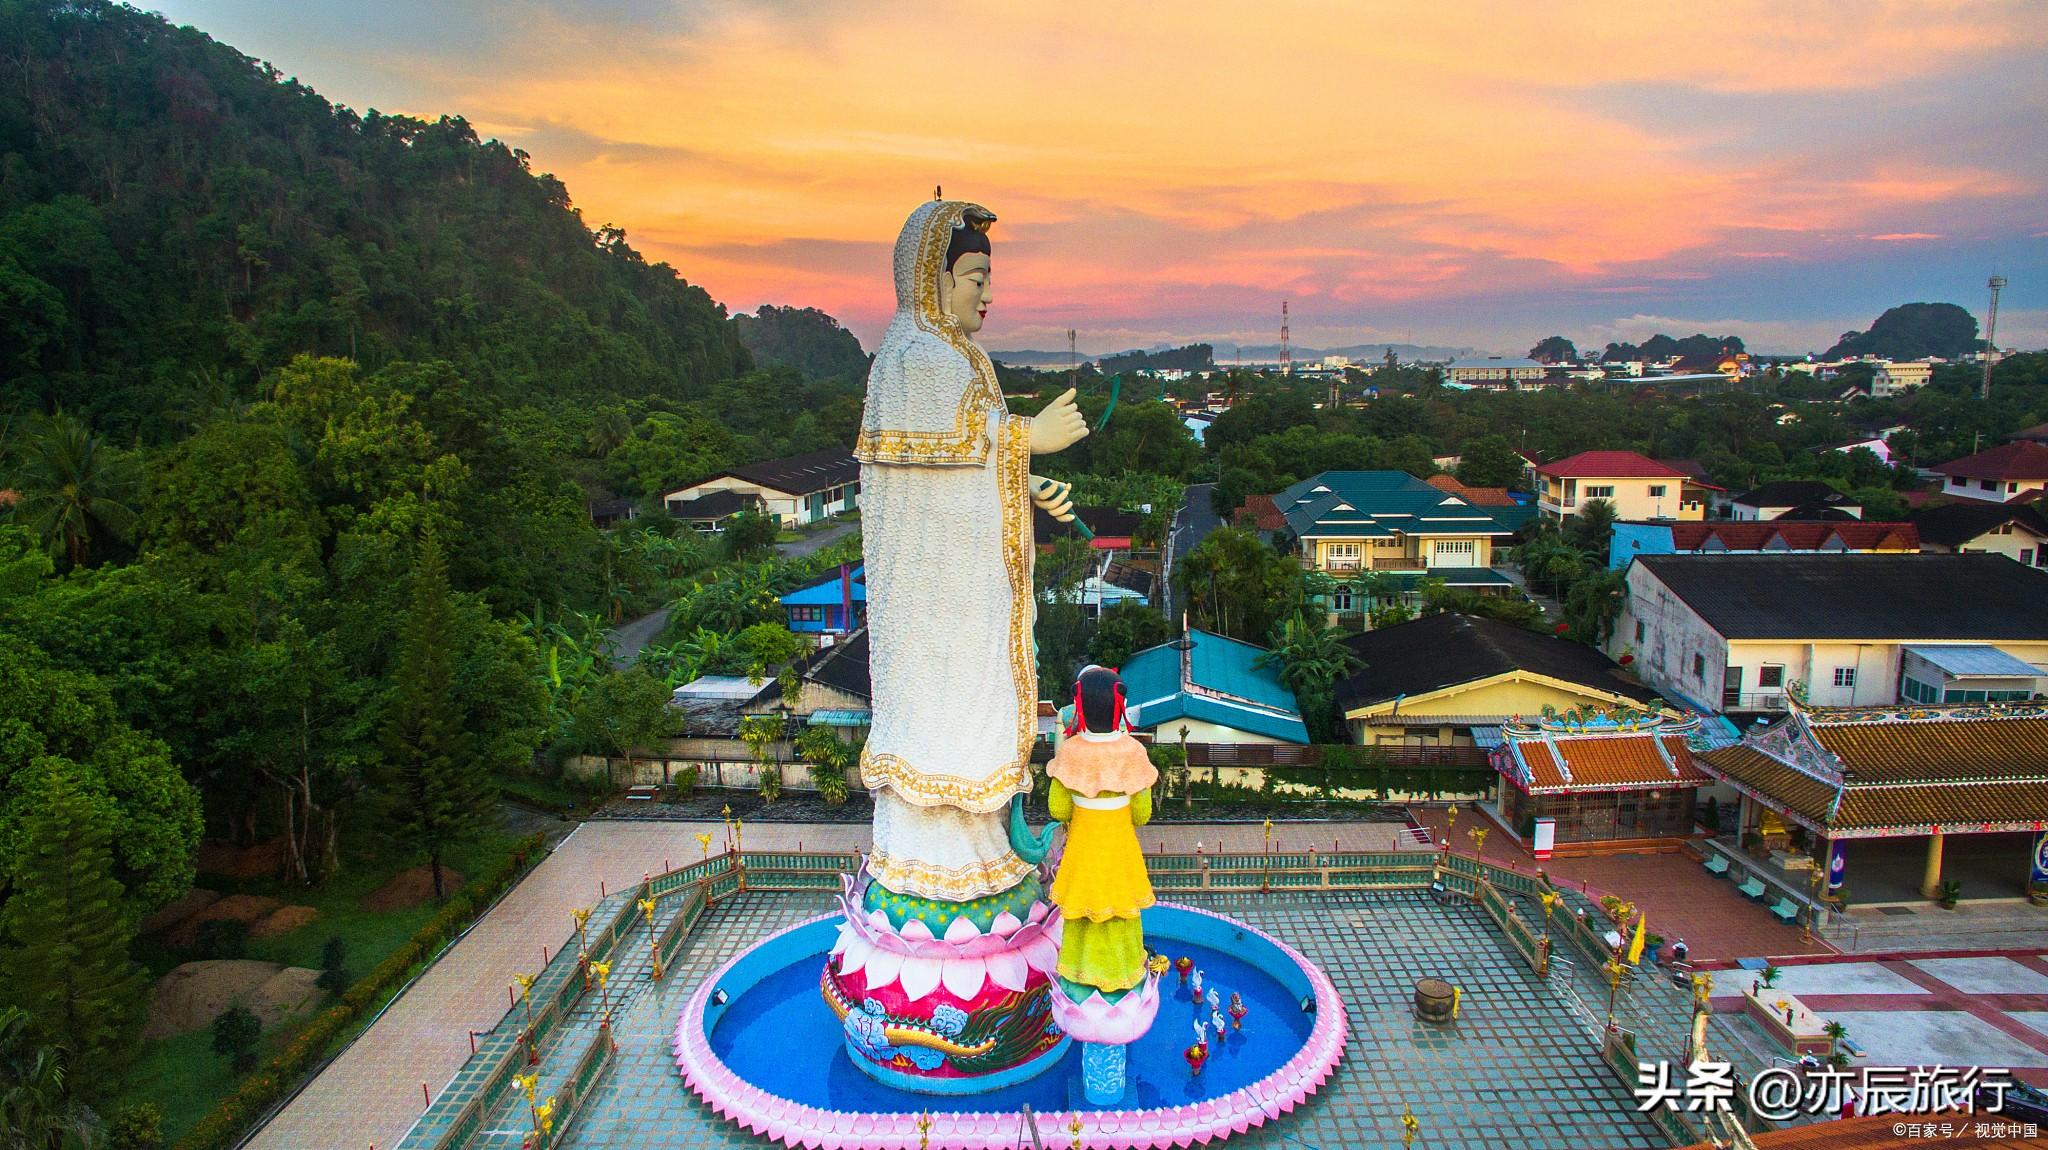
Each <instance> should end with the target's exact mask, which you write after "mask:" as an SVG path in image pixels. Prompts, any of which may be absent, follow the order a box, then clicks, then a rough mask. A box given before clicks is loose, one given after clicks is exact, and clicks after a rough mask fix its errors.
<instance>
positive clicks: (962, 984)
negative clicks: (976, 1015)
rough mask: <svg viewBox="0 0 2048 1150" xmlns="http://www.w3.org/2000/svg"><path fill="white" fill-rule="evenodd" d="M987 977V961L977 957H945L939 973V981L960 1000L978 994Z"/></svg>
mask: <svg viewBox="0 0 2048 1150" xmlns="http://www.w3.org/2000/svg"><path fill="white" fill-rule="evenodd" d="M963 921H964V920H963ZM987 979H988V963H986V962H984V961H982V960H981V959H978V958H950V959H947V960H946V962H945V963H944V970H943V971H942V972H941V973H940V975H939V981H941V982H943V983H945V985H946V990H947V991H948V992H949V993H951V994H952V995H953V997H955V998H958V999H960V1000H962V1001H965V1000H967V999H970V998H973V997H974V996H975V995H977V994H980V993H981V984H982V983H983V982H985V981H987Z"/></svg>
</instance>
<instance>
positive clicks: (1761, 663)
mask: <svg viewBox="0 0 2048 1150" xmlns="http://www.w3.org/2000/svg"><path fill="white" fill-rule="evenodd" d="M1627 580H1628V592H1627V596H1626V598H1625V599H1624V600H1623V605H1622V609H1621V611H1620V613H1619V615H1618V616H1617V617H1616V619H1615V624H1614V631H1613V635H1612V637H1611V638H1610V639H1609V640H1608V644H1607V650H1608V652H1609V653H1610V654H1612V655H1614V656H1616V657H1617V658H1619V657H1621V656H1623V655H1632V656H1633V657H1634V658H1633V660H1632V663H1631V669H1632V670H1634V671H1635V672H1636V673H1637V675H1638V676H1640V677H1641V678H1642V680H1643V681H1644V682H1645V683H1647V684H1649V685H1650V686H1652V687H1655V688H1656V689H1657V690H1658V691H1659V692H1660V693H1661V694H1663V695H1664V696H1665V697H1667V698H1671V699H1676V700H1680V701H1682V702H1686V703H1690V704H1692V705H1693V706H1695V707H1697V708H1699V709H1702V710H1708V709H1711V710H1718V711H1741V712H1775V711H1783V710H1784V709H1785V707H1786V703H1785V696H1786V694H1787V692H1788V691H1791V690H1793V689H1795V687H1796V688H1798V689H1802V690H1804V691H1805V693H1806V698H1807V701H1808V703H1809V704H1810V705H1812V706H1816V707H1860V706H1878V705H1886V704H1892V703H1897V702H1899V701H1900V700H1901V698H1904V697H1906V695H1905V692H1904V689H1903V687H1902V682H1903V680H1904V679H1905V677H1906V675H1907V663H1908V658H1909V656H1912V657H1914V658H1916V659H1918V660H1919V664H1916V665H1921V664H1924V665H1935V666H1941V665H1951V666H1986V665H1989V663H1990V662H1991V661H1992V660H1994V659H1995V658H1996V659H1999V660H2001V661H2002V662H2003V664H2004V666H2005V667H2006V668H2007V670H2008V671H2010V670H2011V669H2012V667H2013V665H2014V664H2015V663H2017V664H2023V665H2025V666H2028V667H2032V668H2034V669H2035V670H2036V671H2037V672H2038V675H2037V676H2036V677H2033V678H2032V679H2031V680H2029V681H2026V682H2017V681H2014V680H2013V679H2012V676H2010V675H2008V676H2006V677H2005V680H2004V681H2003V685H2001V686H1999V687H1998V688H1997V689H1999V690H2003V691H2024V692H2028V693H2034V692H2039V691H2041V690H2043V689H2044V688H2048V571H2044V570H2040V569H2037V568H2028V567H2023V566H2021V565H2019V564H2017V563H2014V562H2012V561H2010V560H2008V559H2006V558H2004V557H2002V556H1996V555H1939V554H1927V553H1922V554H1917V555H1899V554H1861V555H1857V554H1848V555H1840V554H1836V555H1812V554H1805V555H1767V554H1766V555H1646V556H1640V557H1638V558H1637V559H1636V560H1635V561H1634V562H1633V563H1631V564H1630V565H1629V569H1628V575H1627ZM1965 649H1967V650H1965ZM1965 656H1975V657H1972V658H1965ZM2015 674H2016V672H2015ZM2019 678H2020V679H2026V678H2027V677H2026V676H2024V675H2022V676H2019ZM1925 686H1927V687H1928V688H1930V689H1932V690H1937V691H1940V692H1942V693H1944V694H1945V693H1946V692H1947V691H1949V690H1960V691H1969V690H1987V689H1991V688H1989V687H1987V686H1986V685H1985V684H1983V683H1979V682H1976V681H1974V680H1971V679H1970V678H1969V677H1968V676H1961V677H1960V681H1957V682H1940V683H1932V684H1926V685H1925Z"/></svg>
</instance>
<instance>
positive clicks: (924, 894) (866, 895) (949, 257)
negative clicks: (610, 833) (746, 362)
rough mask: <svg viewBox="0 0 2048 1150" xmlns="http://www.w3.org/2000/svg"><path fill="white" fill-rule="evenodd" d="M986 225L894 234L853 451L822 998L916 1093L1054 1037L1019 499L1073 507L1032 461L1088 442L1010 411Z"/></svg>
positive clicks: (930, 217)
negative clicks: (853, 676)
mask: <svg viewBox="0 0 2048 1150" xmlns="http://www.w3.org/2000/svg"><path fill="white" fill-rule="evenodd" d="M994 222H995V216H994V214H993V213H991V212H989V211H987V210H986V209H984V208H982V207H980V206H978V205H975V204H969V203H961V202H958V201H952V200H934V201H932V202H929V203H926V204H923V205H921V206H920V207H919V208H918V209H917V210H916V211H914V212H912V213H911V215H910V219H909V221H908V222H907V223H905V224H904V226H903V232H902V234H901V235H900V236H899V237H898V238H897V240H896V252H895V277H896V316H895V319H894V320H893V321H892V322H891V323H890V325H889V328H888V330H887V331H886V332H885V333H884V334H883V336H882V343H881V346H880V348H878V349H877V351H876V353H875V361H874V366H873V368H872V369H871V370H870V372H869V374H868V394H867V409H866V412H865V415H864V416H863V418H862V422H861V431H860V438H859V442H858V443H857V444H856V446H855V448H854V455H855V456H856V457H858V458H859V460H860V461H861V516H862V523H861V527H862V536H863V540H864V559H865V562H866V565H867V572H866V580H867V598H868V617H867V627H868V646H869V674H870V677H871V679H872V699H873V714H874V717H873V726H872V728H871V730H870V732H869V735H868V742H867V747H866V749H865V750H864V751H863V752H862V755H861V760H860V769H861V777H862V779H863V780H864V781H865V783H866V785H867V787H868V789H869V790H870V791H871V792H872V793H873V795H874V799H875V821H874V849H873V852H872V854H871V855H870V856H869V858H868V863H867V873H866V875H865V876H864V878H863V879H862V880H861V881H859V882H857V883H855V884H854V885H853V886H851V887H850V888H849V890H848V892H847V907H846V909H847V914H848V919H849V923H848V926H847V927H846V928H845V930H844V931H843V933H842V938H841V942H840V946H839V948H838V949H837V950H835V952H834V957H833V960H832V965H831V966H830V968H829V969H828V971H827V978H826V980H825V986H824V990H825V997H826V999H827V1001H828V1002H831V1003H832V1005H833V1008H834V1009H835V1010H836V1011H838V1012H840V1014H841V1017H842V1018H843V1019H845V1021H846V1025H847V1029H846V1034H847V1043H848V1047H849V1050H850V1051H851V1052H852V1053H853V1054H855V1055H856V1057H857V1059H858V1060H861V1061H863V1062H864V1064H865V1065H864V1068H865V1069H867V1070H868V1071H869V1072H870V1073H873V1074H877V1076H879V1077H883V1078H885V1079H889V1080H895V1081H899V1082H904V1083H905V1084H909V1085H911V1086H912V1088H914V1089H932V1088H936V1089H964V1088H969V1085H968V1083H967V1082H966V1081H963V1080H965V1079H971V1078H974V1077H977V1076H983V1077H986V1076H988V1075H990V1074H994V1075H995V1076H996V1077H998V1078H1001V1077H1006V1076H1008V1075H1009V1073H1010V1072H1014V1071H1020V1070H1021V1069H1022V1067H1023V1066H1024V1065H1025V1064H1026V1063H1032V1062H1035V1061H1037V1060H1038V1059H1039V1056H1041V1055H1046V1054H1049V1053H1050V1051H1051V1048H1052V1047H1053V1046H1055V1045H1056V1044H1057V1043H1058V1041H1059V1040H1060V1035H1059V1032H1058V1030H1057V1028H1056V1027H1054V1026H1052V1025H1051V1024H1050V1022H1049V1020H1048V1015H1047V1008H1046V1006H1045V1003H1044V988H1045V985H1046V980H1047V977H1048V975H1049V974H1050V973H1051V970H1052V966H1053V964H1054V961H1055V959H1056V956H1057V944H1058V930H1059V921H1058V914H1057V912H1056V911H1054V910H1052V908H1051V907H1050V906H1049V905H1048V903H1047V902H1046V901H1045V900H1044V899H1043V897H1042V896H1043V885H1042V883H1041V881H1040V878H1039V876H1038V868H1037V863H1038V860H1039V858H1040V857H1041V856H1042V854H1043V843H1042V842H1039V841H1037V840H1034V839H1032V838H1031V837H1030V836H1029V835H1028V833H1026V832H1025V831H1024V830H1023V825H1022V818H1021V815H1019V816H1018V817H1017V818H1016V819H1015V820H1014V828H1015V829H1014V830H1013V819H1012V817H1011V803H1012V799H1013V798H1016V797H1018V796H1021V795H1023V794H1025V793H1027V792H1028V791H1029V790H1030V788H1031V774H1030V768H1029V758H1030V754H1031V748H1032V744H1033V742H1034V740H1035V739H1036V737H1037V726H1038V720H1037V711H1038V707H1037V703H1038V671H1037V660H1036V656H1035V653H1034V650H1033V645H1032V637H1031V625H1032V619H1033V614H1034V598H1033V595H1032V584H1031V568H1032V559H1033V556H1034V554H1035V547H1034V545H1033V541H1032V530H1031V508H1032V504H1033V503H1034V501H1035V502H1036V503H1037V504H1038V505H1039V506H1041V507H1043V508H1045V510H1046V511H1047V512H1049V513H1050V514H1052V515H1053V516H1054V517H1055V518H1058V519H1061V520H1065V519H1069V518H1071V514H1072V513H1071V508H1070V506H1069V504H1068V498H1067V497H1068V489H1067V485H1065V484H1061V483H1055V482H1050V481H1045V480H1039V479H1037V478H1035V477H1034V476H1032V474H1031V456H1033V455H1043V454H1048V453H1051V452H1056V451H1060V450H1062V449H1064V448H1066V447H1068V446H1070V445H1071V444H1073V443H1074V442H1076V441H1077V440H1079V439H1080V438H1081V437H1082V436H1085V435H1086V434H1088V429H1087V426H1086V424H1085V423H1084V422H1083V420H1082V418H1081V415H1080V413H1079V412H1078V411H1077V410H1076V408H1075V406H1074V402H1073V393H1072V392H1071V391H1069V392H1068V393H1067V394H1066V395H1063V396H1061V397H1060V398H1059V399H1057V400H1055V401H1054V402H1053V403H1052V404H1051V405H1049V406H1048V407H1047V408H1046V409H1045V410H1044V411H1042V412H1040V413H1039V415H1037V416H1036V417H1031V418H1027V417H1024V416H1018V415H1012V414H1010V413H1009V412H1008V411H1007V410H1006V409H1005V408H1004V405H1003V395H1002V388H1001V387H1000V386H999V385H998V383H997V381H996V374H995V367H994V365H993V364H991V363H990V362H989V358H988V355H987V354H986V353H985V352H983V351H982V349H981V348H980V347H978V346H977V345H976V344H975V342H974V334H975V333H976V332H977V331H979V330H980V329H981V326H982V321H983V319H984V318H985V317H986V315H987V313H988V308H989V305H990V304H991V302H992V301H993V299H994V292H993V289H992V286H991V274H992V268H991V262H990V259H991V255H992V254H993V253H992V247H991V244H990V242H989V237H988V231H989V227H990V225H992V224H993V223H994ZM1020 848H1022V850H1023V852H1024V853H1023V854H1022V855H1020V853H1019V849H1020ZM1026 856H1029V857H1026ZM911 1079H915V1080H919V1081H920V1082H925V1083H926V1084H925V1085H918V1084H916V1083H911V1082H908V1081H907V1080H911ZM948 1080H950V1085H949V1083H948ZM983 1088H986V1087H983Z"/></svg>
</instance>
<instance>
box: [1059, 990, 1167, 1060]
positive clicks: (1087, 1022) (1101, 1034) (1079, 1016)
mask: <svg viewBox="0 0 2048 1150" xmlns="http://www.w3.org/2000/svg"><path fill="white" fill-rule="evenodd" d="M1047 1001H1049V1002H1051V1003H1052V1018H1053V1021H1054V1022H1057V1023H1059V1024H1060V1029H1061V1030H1064V1031H1066V1032H1067V1033H1068V1034H1069V1035H1070V1036H1072V1037H1073V1039H1074V1041H1076V1042H1099V1043H1102V1044H1104V1045H1106V1046H1125V1045H1128V1044H1130V1043H1133V1042H1136V1041H1137V1040H1139V1039H1140V1038H1143V1037H1145V1032H1146V1031H1148V1030H1150V1029H1152V1019H1153V1018H1154V1017H1155V1016H1156V1015H1158V1013H1159V976H1158V975H1156V974H1149V973H1148V974H1147V975H1145V981H1144V982H1143V983H1142V984H1141V985H1140V986H1139V987H1138V988H1137V989H1136V990H1135V991H1134V992H1132V993H1130V994H1126V995H1124V996H1123V997H1122V998H1119V999H1117V1000H1116V1001H1115V1002H1111V1001H1110V1000H1108V999H1107V998H1104V997H1102V992H1101V991H1099V990H1098V991H1096V992H1095V993H1093V994H1091V995H1089V996H1088V997H1087V998H1086V999H1084V1000H1083V1001H1080V1002H1075V1001H1074V1000H1073V999H1071V998H1068V997H1067V996H1066V995H1064V994H1062V993H1060V991H1059V988H1057V987H1055V988H1053V992H1052V994H1051V995H1049V996H1048V999H1047Z"/></svg>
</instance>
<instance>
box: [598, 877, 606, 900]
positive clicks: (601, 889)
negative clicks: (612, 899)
mask: <svg viewBox="0 0 2048 1150" xmlns="http://www.w3.org/2000/svg"><path fill="white" fill-rule="evenodd" d="M597 897H599V898H604V897H606V896H605V891H604V880H603V879H598V880H597Z"/></svg>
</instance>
